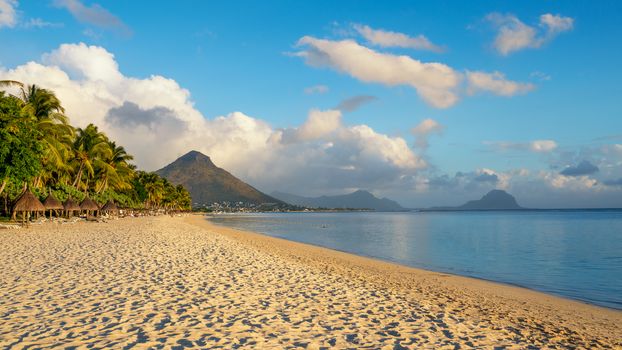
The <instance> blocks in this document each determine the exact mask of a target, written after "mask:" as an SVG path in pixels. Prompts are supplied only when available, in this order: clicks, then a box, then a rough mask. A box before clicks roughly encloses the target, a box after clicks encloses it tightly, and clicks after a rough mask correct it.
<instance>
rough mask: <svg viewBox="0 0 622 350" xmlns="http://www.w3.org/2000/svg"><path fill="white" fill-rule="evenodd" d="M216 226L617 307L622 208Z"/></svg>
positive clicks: (323, 216) (273, 217)
mask: <svg viewBox="0 0 622 350" xmlns="http://www.w3.org/2000/svg"><path fill="white" fill-rule="evenodd" d="M210 220H211V221H212V222H214V223H217V224H221V225H225V226H229V227H234V228H239V229H244V230H249V231H255V232H260V233H263V234H267V235H270V236H274V237H280V238H284V239H288V240H293V241H298V242H303V243H309V244H314V245H318V246H323V247H327V248H331V249H336V250H340V251H345V252H348V253H353V254H357V255H361V256H366V257H373V258H378V259H381V260H386V261H390V262H395V263H399V264H403V265H407V266H412V267H419V268H424V269H428V270H433V271H439V272H447V273H453V274H458V275H463V276H470V277H476V278H481V279H486V280H491V281H496V282H502V283H508V284H514V285H518V286H522V287H526V288H531V289H534V290H538V291H542V292H546V293H551V294H555V295H559V296H563V297H567V298H572V299H576V300H581V301H584V302H588V303H592V304H596V305H600V306H605V307H609V308H614V309H622V211H619V210H585V211H580V210H572V211H524V212H503V211H498V212H406V213H375V212H372V213H370V212H347V213H274V214H272V213H270V214H265V213H261V214H228V215H216V216H213V217H210Z"/></svg>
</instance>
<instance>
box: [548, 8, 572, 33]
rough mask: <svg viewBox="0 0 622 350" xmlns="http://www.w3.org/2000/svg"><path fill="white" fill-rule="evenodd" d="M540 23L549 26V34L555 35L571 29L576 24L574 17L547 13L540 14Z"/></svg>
mask: <svg viewBox="0 0 622 350" xmlns="http://www.w3.org/2000/svg"><path fill="white" fill-rule="evenodd" d="M540 25H542V26H545V27H547V28H548V35H553V34H557V33H561V32H565V31H568V30H571V29H572V27H573V26H574V19H572V18H570V17H562V16H560V15H552V14H550V13H546V14H543V15H542V16H540Z"/></svg>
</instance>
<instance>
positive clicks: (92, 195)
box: [0, 80, 191, 220]
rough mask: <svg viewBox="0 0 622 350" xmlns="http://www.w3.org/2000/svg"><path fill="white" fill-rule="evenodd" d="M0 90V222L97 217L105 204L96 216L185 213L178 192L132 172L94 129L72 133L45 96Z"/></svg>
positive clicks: (54, 101) (13, 85)
mask: <svg viewBox="0 0 622 350" xmlns="http://www.w3.org/2000/svg"><path fill="white" fill-rule="evenodd" d="M0 88H2V89H4V90H5V91H0V201H1V203H2V205H1V207H0V213H1V214H0V215H1V216H5V217H7V216H12V217H13V219H17V218H18V217H17V216H16V215H17V214H20V217H19V218H21V219H22V220H23V219H26V218H28V217H30V216H31V215H32V214H34V217H36V216H38V215H39V214H42V213H43V212H47V214H48V215H50V216H52V215H56V216H59V215H63V214H64V215H69V214H73V213H80V212H83V213H86V214H97V213H99V211H100V209H104V208H103V206H105V205H106V204H107V206H108V209H107V210H104V211H110V210H111V208H113V207H114V208H116V207H117V206H118V207H121V208H128V209H133V210H140V209H148V210H158V209H163V210H166V211H171V210H174V211H179V210H189V209H190V206H191V199H190V195H189V193H188V191H186V189H185V188H184V187H183V186H181V185H178V186H174V185H173V184H171V183H170V182H169V181H167V180H166V179H164V178H162V177H160V176H158V175H157V174H155V173H151V172H145V171H140V170H137V169H136V167H135V166H134V165H133V164H132V163H131V161H132V159H133V157H132V156H131V155H130V154H128V153H127V152H126V150H125V148H123V146H121V145H117V144H116V143H115V142H114V141H113V140H111V139H110V138H108V137H107V136H106V134H104V133H103V132H101V131H100V130H99V129H98V128H97V126H95V125H93V124H89V125H87V126H86V127H84V128H79V127H78V128H76V127H73V126H72V125H71V124H70V123H69V118H68V117H67V116H66V115H65V110H64V108H63V106H62V104H61V101H60V100H59V99H58V98H57V97H56V95H55V94H54V92H53V91H50V90H47V89H44V88H41V87H38V86H36V85H25V84H23V83H21V82H17V81H6V80H5V81H0ZM7 91H8V92H7ZM40 200H43V201H44V203H43V204H44V205H42V203H40ZM61 202H62V203H61ZM63 203H64V206H63ZM76 205H77V206H76Z"/></svg>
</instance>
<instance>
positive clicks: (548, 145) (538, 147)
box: [484, 140, 557, 153]
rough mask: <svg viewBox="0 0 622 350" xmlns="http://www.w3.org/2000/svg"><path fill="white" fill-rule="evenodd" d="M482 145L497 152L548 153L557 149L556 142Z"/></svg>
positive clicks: (492, 143) (489, 143) (538, 141)
mask: <svg viewBox="0 0 622 350" xmlns="http://www.w3.org/2000/svg"><path fill="white" fill-rule="evenodd" d="M484 144H486V145H489V146H491V147H492V148H493V149H494V150H497V151H508V150H517V151H529V152H535V153H548V152H552V151H554V150H555V149H556V148H557V142H555V141H553V140H534V141H530V142H508V141H493V142H484Z"/></svg>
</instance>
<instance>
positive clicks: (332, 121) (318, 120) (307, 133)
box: [281, 109, 341, 143]
mask: <svg viewBox="0 0 622 350" xmlns="http://www.w3.org/2000/svg"><path fill="white" fill-rule="evenodd" d="M339 127H341V111H339V110H335V109H329V110H327V111H321V110H318V109H313V110H311V111H310V112H309V116H308V118H307V120H306V121H305V123H304V124H302V125H301V126H300V127H299V128H296V129H285V130H283V134H282V138H281V141H282V142H283V143H293V142H301V141H309V140H317V139H319V138H322V137H324V136H327V135H329V134H330V133H332V132H334V131H336V130H337V129H339Z"/></svg>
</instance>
